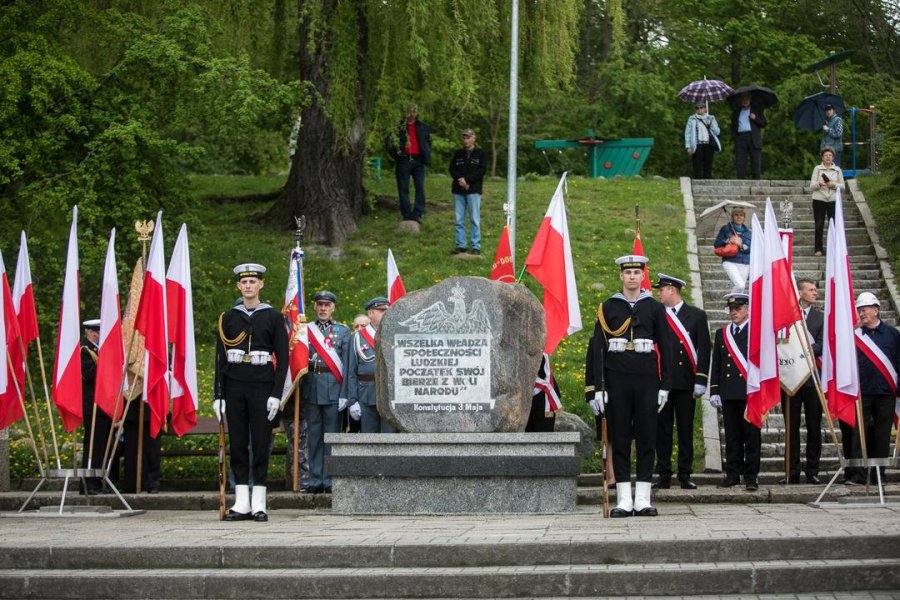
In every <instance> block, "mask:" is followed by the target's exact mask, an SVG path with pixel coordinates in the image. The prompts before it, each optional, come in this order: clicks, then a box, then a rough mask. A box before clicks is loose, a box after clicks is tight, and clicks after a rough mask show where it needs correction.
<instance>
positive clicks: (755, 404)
mask: <svg viewBox="0 0 900 600" xmlns="http://www.w3.org/2000/svg"><path fill="white" fill-rule="evenodd" d="M753 231H756V232H762V236H760V237H761V239H757V240H756V241H755V243H754V244H752V245H751V247H750V282H751V283H750V324H749V327H750V329H749V330H748V333H749V356H748V359H749V360H748V361H747V362H748V369H747V412H746V414H745V418H746V419H747V421H748V422H750V423H752V424H753V425H755V426H757V427H759V428H762V420H763V418H764V417H765V416H766V415H767V414H768V412H769V411H770V410H771V409H772V408H773V407H774V406H776V405H778V404H779V403H780V402H781V384H780V383H779V380H778V330H779V329H783V328H785V327H789V326H790V325H792V324H793V323H795V322H797V321H799V320H801V319H802V318H803V316H802V314H801V312H800V305H799V304H798V303H797V296H796V295H795V292H794V285H793V279H792V276H791V270H790V267H789V266H788V264H787V259H786V258H785V255H784V248H783V247H782V245H781V238H780V237H779V235H778V223H777V221H776V220H775V211H774V209H773V208H772V203H771V202H770V201H769V200H768V199H767V200H766V227H765V229H763V227H762V226H761V225H760V223H759V219H757V218H756V215H753Z"/></svg>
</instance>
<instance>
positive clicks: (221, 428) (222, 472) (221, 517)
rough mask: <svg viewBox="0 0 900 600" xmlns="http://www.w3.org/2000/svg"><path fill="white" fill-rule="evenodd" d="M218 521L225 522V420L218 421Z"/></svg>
mask: <svg viewBox="0 0 900 600" xmlns="http://www.w3.org/2000/svg"><path fill="white" fill-rule="evenodd" d="M218 456H219V520H220V521H224V520H225V420H224V419H221V420H219V454H218Z"/></svg>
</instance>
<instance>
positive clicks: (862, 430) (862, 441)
mask: <svg viewBox="0 0 900 600" xmlns="http://www.w3.org/2000/svg"><path fill="white" fill-rule="evenodd" d="M856 434H857V435H858V436H859V447H860V449H861V450H862V459H863V464H864V465H866V467H865V469H866V495H868V494H869V469H868V464H869V451H868V449H867V448H866V427H865V423H864V422H863V408H862V395H861V394H860V395H859V396H857V397H856ZM876 468H877V467H876Z"/></svg>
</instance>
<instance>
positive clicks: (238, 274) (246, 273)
mask: <svg viewBox="0 0 900 600" xmlns="http://www.w3.org/2000/svg"><path fill="white" fill-rule="evenodd" d="M265 274H266V268H265V267H264V266H262V265H258V264H256V263H243V264H240V265H238V266H236V267H235V268H234V278H235V279H237V280H238V281H240V280H241V279H243V278H244V277H256V278H257V279H262V278H263V276H264V275H265Z"/></svg>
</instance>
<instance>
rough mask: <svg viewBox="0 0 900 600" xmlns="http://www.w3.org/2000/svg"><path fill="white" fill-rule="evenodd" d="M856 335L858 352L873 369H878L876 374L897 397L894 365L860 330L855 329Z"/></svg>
mask: <svg viewBox="0 0 900 600" xmlns="http://www.w3.org/2000/svg"><path fill="white" fill-rule="evenodd" d="M854 333H855V334H856V347H857V348H858V349H859V351H860V352H862V353H863V354H865V355H866V358H868V359H869V360H870V361H871V362H872V364H873V365H875V368H876V369H878V372H879V373H881V376H882V377H884V378H885V380H886V381H887V382H888V385H890V386H891V392H892V393H893V394H894V395H895V396H896V395H897V371H895V370H894V365H892V364H891V361H890V360H889V359H888V357H887V356H885V355H884V352H882V351H881V348H879V347H878V346H877V345H876V344H875V341H874V340H873V339H872V338H870V337H869V336H867V335H863V333H862V330H861V329H856V331H854Z"/></svg>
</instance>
